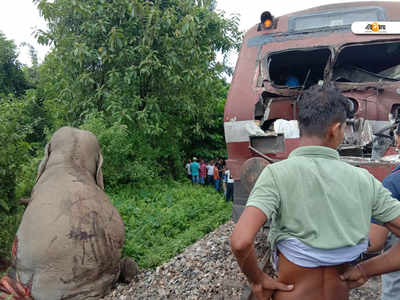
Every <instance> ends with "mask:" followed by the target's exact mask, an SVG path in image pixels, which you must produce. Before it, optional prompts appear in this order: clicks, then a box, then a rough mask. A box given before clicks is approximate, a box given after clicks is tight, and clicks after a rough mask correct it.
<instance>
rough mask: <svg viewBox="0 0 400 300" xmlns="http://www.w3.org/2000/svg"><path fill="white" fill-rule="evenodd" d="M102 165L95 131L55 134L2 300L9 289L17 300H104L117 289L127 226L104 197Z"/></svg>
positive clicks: (2, 287)
mask: <svg viewBox="0 0 400 300" xmlns="http://www.w3.org/2000/svg"><path fill="white" fill-rule="evenodd" d="M102 163H103V157H102V155H101V152H100V146H99V143H98V141H97V138H96V136H95V135H94V134H93V133H91V132H89V131H85V130H80V129H76V128H72V127H62V128H60V129H58V130H57V131H56V132H55V133H54V134H53V136H52V137H51V139H50V141H49V143H48V144H47V145H46V148H45V157H44V158H43V160H42V161H41V163H40V165H39V168H38V173H37V177H36V183H35V185H34V188H33V190H32V193H31V197H30V200H29V204H28V206H27V207H26V210H25V212H24V215H23V217H22V221H21V224H20V226H19V228H18V231H17V234H16V237H15V240H14V245H13V251H12V257H13V261H12V267H11V271H9V275H8V276H7V277H6V278H5V279H4V278H3V280H2V282H0V299H2V297H1V295H2V294H1V290H3V291H5V290H7V286H8V287H9V289H10V288H11V289H14V292H15V295H17V294H18V291H22V292H21V293H22V294H24V296H22V295H20V298H18V297H15V298H16V299H35V300H58V299H60V300H61V299H97V298H100V297H103V296H104V295H105V294H106V293H107V292H109V291H110V289H111V287H112V285H113V284H114V283H115V282H116V281H117V279H118V277H119V275H120V260H121V249H122V247H123V244H124V239H125V228H124V224H123V221H122V219H121V216H120V215H119V213H118V211H117V209H116V208H115V207H114V206H113V205H112V203H111V201H110V199H109V198H108V196H107V195H106V194H105V192H104V184H103V175H102V170H101V167H102ZM5 287H6V288H5ZM15 290H18V291H15ZM8 291H9V294H13V293H12V292H10V290H8ZM13 295H14V294H13ZM18 295H19V294H18ZM3 297H4V293H3ZM24 297H25V298H24Z"/></svg>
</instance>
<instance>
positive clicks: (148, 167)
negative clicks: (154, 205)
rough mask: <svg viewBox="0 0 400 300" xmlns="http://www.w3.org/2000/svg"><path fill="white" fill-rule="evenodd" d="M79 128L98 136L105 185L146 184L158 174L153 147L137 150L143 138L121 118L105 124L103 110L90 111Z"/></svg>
mask: <svg viewBox="0 0 400 300" xmlns="http://www.w3.org/2000/svg"><path fill="white" fill-rule="evenodd" d="M81 128H82V129H86V130H89V131H91V132H93V133H94V134H96V136H97V138H98V140H99V143H100V145H101V151H102V154H103V158H104V164H103V174H104V181H105V185H106V186H110V187H116V186H117V185H118V184H126V183H130V184H135V185H136V186H138V185H147V184H151V183H152V181H153V180H154V178H155V177H156V176H157V173H156V172H155V170H157V162H156V161H154V159H155V157H154V155H153V152H152V151H151V150H152V149H150V148H148V151H147V153H145V154H144V153H142V152H138V151H137V149H138V145H139V144H140V143H144V141H143V140H141V139H140V137H141V135H140V134H138V133H136V132H131V131H129V130H128V127H127V126H126V125H125V124H122V123H121V122H120V121H116V122H115V123H113V124H107V121H106V120H105V118H104V114H103V113H101V112H100V113H93V114H91V115H89V116H88V119H87V120H86V122H85V123H84V124H83V125H82V126H81ZM144 146H145V145H143V146H142V149H143V148H144Z"/></svg>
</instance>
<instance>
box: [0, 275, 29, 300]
mask: <svg viewBox="0 0 400 300" xmlns="http://www.w3.org/2000/svg"><path fill="white" fill-rule="evenodd" d="M10 296H12V298H11V299H14V300H33V298H32V297H31V293H30V290H29V289H28V288H26V287H24V286H23V285H22V283H21V282H19V281H16V280H14V279H11V278H10V277H8V276H7V275H6V276H4V277H3V278H1V279H0V299H10V298H9V297H10Z"/></svg>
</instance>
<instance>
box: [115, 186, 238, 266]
mask: <svg viewBox="0 0 400 300" xmlns="http://www.w3.org/2000/svg"><path fill="white" fill-rule="evenodd" d="M110 195H111V198H112V199H113V203H114V205H115V206H116V207H117V209H118V210H119V212H120V214H121V217H122V218H123V220H124V224H125V231H126V240H125V246H124V249H123V254H124V255H127V256H130V257H133V258H134V259H135V260H136V262H137V263H138V265H139V266H140V267H142V268H149V267H150V268H152V267H156V266H158V265H160V264H162V263H164V262H166V261H167V260H168V259H170V258H172V257H174V256H175V255H177V254H178V253H179V252H181V251H182V250H183V249H184V248H185V247H187V246H188V245H191V244H192V243H194V242H195V241H197V240H198V239H200V238H201V237H203V236H204V235H205V234H207V233H208V232H211V231H213V230H214V229H215V228H217V227H218V226H219V225H221V224H223V223H225V222H226V221H227V220H229V219H230V218H231V213H232V205H231V203H226V202H225V199H224V198H223V197H222V196H221V194H219V193H217V192H216V191H215V190H214V189H213V188H211V187H210V188H208V187H202V186H199V185H195V186H193V185H192V184H189V183H184V184H181V183H178V182H171V183H169V184H156V185H153V186H149V187H147V188H141V189H135V188H133V187H131V186H128V187H126V188H124V189H121V190H119V191H114V192H111V194H110Z"/></svg>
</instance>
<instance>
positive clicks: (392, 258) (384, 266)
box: [341, 216, 400, 288]
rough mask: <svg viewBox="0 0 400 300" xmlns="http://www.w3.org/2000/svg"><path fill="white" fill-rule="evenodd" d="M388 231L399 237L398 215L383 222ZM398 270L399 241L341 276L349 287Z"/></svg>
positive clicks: (399, 256) (357, 285) (399, 260)
mask: <svg viewBox="0 0 400 300" xmlns="http://www.w3.org/2000/svg"><path fill="white" fill-rule="evenodd" d="M384 225H385V227H386V228H387V229H389V231H391V232H393V233H394V234H395V235H396V236H397V237H400V216H399V217H397V218H395V219H394V220H392V221H389V222H387V223H385V224H384ZM398 270H400V243H396V244H395V245H393V246H392V247H391V248H390V249H389V250H388V251H386V252H384V253H383V254H381V255H378V256H375V257H373V258H371V259H368V260H366V261H364V262H361V263H359V264H358V265H357V266H356V267H354V268H352V269H350V270H348V271H347V272H345V273H344V274H343V275H342V276H341V279H342V280H346V281H347V284H348V286H349V288H356V287H359V286H361V285H363V284H364V283H365V282H366V281H367V280H368V278H369V277H371V276H375V275H380V274H384V273H390V272H394V271H398Z"/></svg>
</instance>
